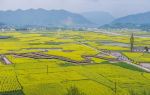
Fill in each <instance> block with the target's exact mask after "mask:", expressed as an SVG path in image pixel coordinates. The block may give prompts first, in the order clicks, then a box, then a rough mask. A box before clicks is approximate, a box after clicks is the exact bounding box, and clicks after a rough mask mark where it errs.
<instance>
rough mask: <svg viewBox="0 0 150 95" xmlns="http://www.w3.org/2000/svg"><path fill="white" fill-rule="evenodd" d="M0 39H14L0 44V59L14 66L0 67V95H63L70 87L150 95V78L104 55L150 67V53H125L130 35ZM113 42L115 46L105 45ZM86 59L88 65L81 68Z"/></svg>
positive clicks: (101, 93)
mask: <svg viewBox="0 0 150 95" xmlns="http://www.w3.org/2000/svg"><path fill="white" fill-rule="evenodd" d="M0 35H1V36H9V37H10V38H7V39H0V43H2V45H1V47H0V54H3V55H5V56H6V57H7V58H8V59H9V60H10V61H11V62H12V64H11V65H4V64H3V63H0V84H1V85H0V94H1V93H2V94H3V93H5V94H6V93H21V94H18V95H24V94H25V95H65V94H66V93H67V89H68V88H70V87H71V86H76V87H77V88H78V89H79V90H81V91H82V92H84V93H85V94H86V95H115V94H116V95H130V92H131V90H132V91H135V92H136V93H137V95H143V91H145V92H146V93H149V89H150V85H149V83H150V74H149V73H147V72H144V71H143V70H140V69H139V68H136V67H133V66H130V65H128V64H126V63H121V62H115V63H111V62H110V59H111V60H112V59H114V60H116V59H115V57H114V56H111V55H105V54H104V51H105V50H107V51H116V52H124V54H126V56H128V57H129V58H131V59H132V58H133V59H134V58H135V56H136V57H137V56H142V57H143V58H141V59H138V60H136V61H139V62H141V61H144V62H148V58H149V54H145V55H142V54H130V52H127V51H129V47H127V46H126V44H129V40H128V37H127V36H116V35H115V36H114V35H108V34H103V33H98V32H80V31H69V30H68V31H62V32H27V33H25V32H6V33H0ZM144 40H148V39H142V38H140V39H139V40H138V41H139V42H140V43H138V45H142V41H144ZM110 41H111V42H113V43H115V44H109V45H108V44H106V43H103V42H110ZM116 43H117V44H116ZM118 43H119V44H118ZM144 45H146V43H145V44H144ZM145 58H147V59H145ZM85 60H88V61H86V64H77V63H82V62H83V61H85ZM134 60H135V59H134ZM15 95H17V94H15Z"/></svg>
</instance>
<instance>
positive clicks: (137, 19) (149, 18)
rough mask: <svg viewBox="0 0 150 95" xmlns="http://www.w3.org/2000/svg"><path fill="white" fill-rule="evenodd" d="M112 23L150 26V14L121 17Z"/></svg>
mask: <svg viewBox="0 0 150 95" xmlns="http://www.w3.org/2000/svg"><path fill="white" fill-rule="evenodd" d="M112 23H122V24H126V23H130V24H150V12H145V13H139V14H134V15H128V16H125V17H121V18H118V19H116V20H114V21H113V22H112Z"/></svg>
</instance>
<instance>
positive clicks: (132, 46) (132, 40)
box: [130, 33, 134, 52]
mask: <svg viewBox="0 0 150 95" xmlns="http://www.w3.org/2000/svg"><path fill="white" fill-rule="evenodd" d="M130 45H131V46H130V49H131V52H133V49H134V35H133V33H132V35H131V38H130Z"/></svg>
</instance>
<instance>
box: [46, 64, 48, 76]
mask: <svg viewBox="0 0 150 95" xmlns="http://www.w3.org/2000/svg"><path fill="white" fill-rule="evenodd" d="M46 67H47V70H46V72H47V74H48V65H47V66H46Z"/></svg>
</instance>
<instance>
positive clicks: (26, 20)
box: [0, 9, 91, 27]
mask: <svg viewBox="0 0 150 95" xmlns="http://www.w3.org/2000/svg"><path fill="white" fill-rule="evenodd" d="M0 22H1V23H5V24H7V25H14V26H24V25H35V26H51V27H57V26H58V27H59V26H60V27H61V26H87V25H90V24H91V22H90V21H88V20H87V19H86V18H84V17H83V16H82V15H80V14H76V13H71V12H68V11H65V10H50V11H48V10H44V9H29V10H16V11H0Z"/></svg>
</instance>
